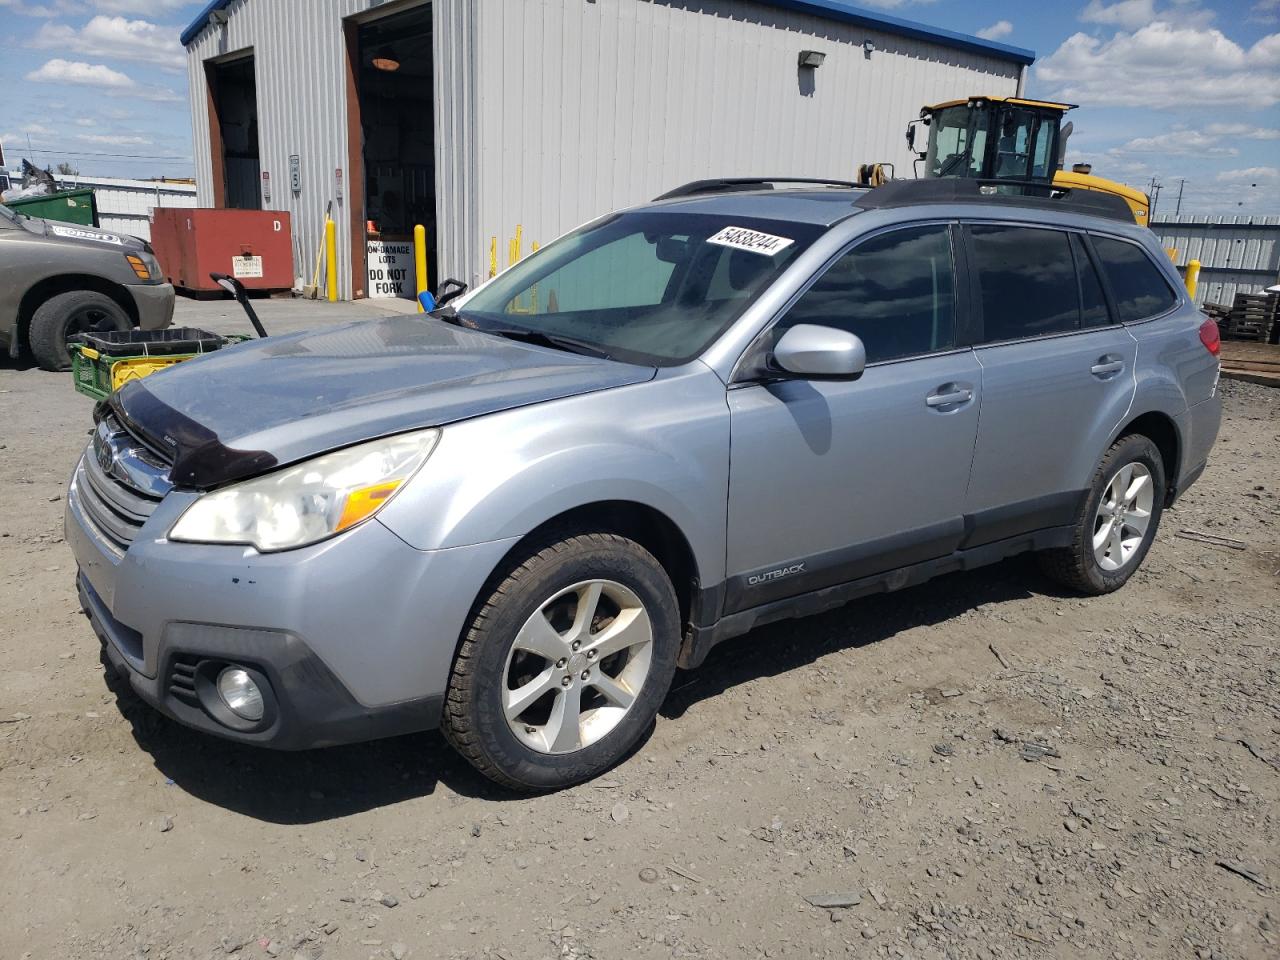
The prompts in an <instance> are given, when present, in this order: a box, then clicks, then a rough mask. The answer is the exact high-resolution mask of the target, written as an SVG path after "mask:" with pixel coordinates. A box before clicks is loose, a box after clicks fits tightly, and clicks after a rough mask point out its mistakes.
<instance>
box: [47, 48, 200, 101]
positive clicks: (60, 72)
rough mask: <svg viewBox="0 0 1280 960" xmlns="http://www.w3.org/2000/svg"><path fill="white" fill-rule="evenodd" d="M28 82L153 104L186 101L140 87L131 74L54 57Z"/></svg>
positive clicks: (163, 91) (169, 92) (165, 90)
mask: <svg viewBox="0 0 1280 960" xmlns="http://www.w3.org/2000/svg"><path fill="white" fill-rule="evenodd" d="M26 79H27V80H28V81H29V82H31V83H67V84H74V85H76V86H87V87H97V88H98V89H99V90H101V91H102V92H103V93H106V94H108V95H109V96H113V97H130V98H133V99H137V100H147V101H149V102H151V103H181V102H183V98H182V97H180V96H178V94H176V93H174V92H173V91H172V90H169V89H168V88H166V87H151V86H144V85H143V84H140V83H137V82H135V81H134V79H133V78H132V77H130V76H129V75H128V74H125V73H121V72H120V71H119V70H112V69H111V68H110V67H108V66H107V65H106V64H104V63H84V62H82V61H79V60H63V59H62V58H61V57H55V58H54V59H52V60H50V61H48V62H47V63H45V64H44V66H42V67H40V68H39V69H38V70H32V71H31V72H30V73H28V74H27V76H26Z"/></svg>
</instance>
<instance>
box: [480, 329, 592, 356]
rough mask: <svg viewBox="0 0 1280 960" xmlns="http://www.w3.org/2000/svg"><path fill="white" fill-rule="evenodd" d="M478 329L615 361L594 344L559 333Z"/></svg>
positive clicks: (542, 345)
mask: <svg viewBox="0 0 1280 960" xmlns="http://www.w3.org/2000/svg"><path fill="white" fill-rule="evenodd" d="M476 329H477V330H479V331H480V332H481V333H491V334H493V335H494V336H495V337H506V338H507V339H508V340H519V341H520V342H521V343H532V344H535V345H536V346H540V347H551V348H552V349H554V350H566V351H568V352H569V353H581V354H586V355H587V356H589V357H600V358H601V359H603V360H612V359H613V357H611V356H610V355H609V354H608V353H606V352H605V351H604V350H601V349H600V348H599V347H598V346H596V345H595V344H594V343H587V342H586V341H585V340H575V339H574V338H573V337H565V336H561V335H560V334H558V333H544V332H543V331H541V330H527V329H525V328H524V327H476Z"/></svg>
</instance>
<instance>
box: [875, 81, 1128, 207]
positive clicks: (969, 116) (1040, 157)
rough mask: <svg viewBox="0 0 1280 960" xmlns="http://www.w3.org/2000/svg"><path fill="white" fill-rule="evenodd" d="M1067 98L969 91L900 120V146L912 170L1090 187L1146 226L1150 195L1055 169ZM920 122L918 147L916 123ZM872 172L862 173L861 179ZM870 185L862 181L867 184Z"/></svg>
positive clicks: (1085, 173) (1085, 170)
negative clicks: (912, 160)
mask: <svg viewBox="0 0 1280 960" xmlns="http://www.w3.org/2000/svg"><path fill="white" fill-rule="evenodd" d="M1075 106H1076V105H1075V104H1073V103H1055V102H1053V101H1049V100H1024V99H1022V98H1021V97H970V98H969V99H967V100H949V101H947V102H945V103H938V104H934V105H933V106H929V107H924V108H923V109H921V111H920V116H919V118H918V119H916V120H912V121H911V123H910V124H908V125H907V145H908V146H909V147H910V148H911V151H912V152H913V153H915V154H916V155H917V160H916V176H917V177H920V176H923V177H970V178H973V179H977V180H993V181H1000V180H1004V181H1023V182H1028V183H1040V184H1050V185H1052V186H1054V187H1061V188H1062V189H1064V190H1096V191H1099V192H1101V193H1109V194H1112V195H1114V196H1117V197H1120V198H1121V199H1122V200H1124V202H1125V203H1126V204H1128V206H1129V209H1130V210H1132V211H1133V219H1134V220H1135V221H1137V222H1138V223H1139V224H1141V225H1142V226H1144V227H1145V226H1147V225H1148V224H1147V218H1148V215H1149V213H1150V209H1151V199H1150V198H1149V197H1148V196H1147V195H1146V194H1145V193H1143V192H1142V191H1141V190H1135V189H1133V188H1132V187H1126V186H1125V185H1124V184H1123V183H1116V182H1115V181H1114V180H1107V179H1106V178H1104V177H1096V176H1094V175H1093V174H1092V173H1091V172H1090V167H1089V166H1088V165H1087V164H1076V166H1075V167H1073V168H1072V169H1071V170H1070V171H1067V170H1063V169H1061V166H1062V160H1063V157H1064V155H1065V153H1066V142H1067V138H1068V137H1069V136H1070V135H1071V127H1072V125H1071V124H1070V123H1068V124H1066V126H1065V127H1064V126H1063V124H1062V118H1063V117H1064V116H1065V115H1066V113H1067V111H1068V110H1073V109H1075ZM922 124H923V125H924V126H925V127H926V128H928V141H927V144H926V146H925V149H924V150H923V151H921V150H919V149H918V148H917V147H916V139H917V129H918V127H919V126H920V125H922ZM872 172H873V171H868V177H870V176H871V173H872ZM871 185H872V184H871V183H870V182H868V186H871Z"/></svg>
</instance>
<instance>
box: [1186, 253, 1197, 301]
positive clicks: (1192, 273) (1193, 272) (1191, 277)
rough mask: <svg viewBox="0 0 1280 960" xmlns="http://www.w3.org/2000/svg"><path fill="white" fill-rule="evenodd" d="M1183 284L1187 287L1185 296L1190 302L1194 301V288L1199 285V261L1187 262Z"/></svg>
mask: <svg viewBox="0 0 1280 960" xmlns="http://www.w3.org/2000/svg"><path fill="white" fill-rule="evenodd" d="M1184 282H1185V283H1186V285H1187V295H1188V296H1190V297H1191V299H1192V300H1194V299H1195V298H1196V287H1197V286H1198V285H1199V283H1200V261H1199V260H1188V261H1187V276H1186V279H1185V280H1184Z"/></svg>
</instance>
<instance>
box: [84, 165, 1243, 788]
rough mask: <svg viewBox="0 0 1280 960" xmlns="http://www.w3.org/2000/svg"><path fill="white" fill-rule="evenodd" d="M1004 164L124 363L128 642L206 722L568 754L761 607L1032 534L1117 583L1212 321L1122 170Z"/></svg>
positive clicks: (1204, 421) (196, 719) (230, 731)
mask: <svg viewBox="0 0 1280 960" xmlns="http://www.w3.org/2000/svg"><path fill="white" fill-rule="evenodd" d="M1006 193H1007V191H1005V192H997V193H995V194H994V195H992V191H991V189H990V188H988V187H984V186H981V185H979V184H976V183H971V182H968V181H924V182H920V183H914V182H908V183H898V184H890V185H888V186H884V187H880V188H877V189H875V190H870V191H863V190H856V189H851V188H850V187H849V186H848V185H839V184H832V183H825V182H799V181H786V182H784V181H757V182H741V181H704V182H699V183H697V184H692V185H689V186H687V187H685V188H681V189H679V190H676V191H673V193H672V194H669V195H667V196H666V197H664V198H660V199H659V200H658V201H655V202H653V203H651V204H648V205H645V206H642V207H638V208H635V209H631V210H627V211H624V212H621V213H615V214H611V215H609V216H606V217H603V218H602V219H599V220H597V221H595V222H593V223H590V224H588V225H587V226H585V227H582V228H581V229H578V230H575V231H574V232H572V233H570V234H568V235H567V236H565V237H563V238H562V239H560V240H559V241H557V242H555V243H553V244H550V245H548V246H547V247H545V248H544V249H542V250H541V251H539V252H538V253H537V254H535V255H534V256H532V257H530V258H528V259H527V260H524V261H522V262H521V263H519V264H517V265H516V266H514V267H512V268H511V269H509V270H508V271H506V272H505V273H503V274H501V275H499V276H498V277H496V278H495V279H493V280H491V281H490V282H488V283H487V284H485V285H483V286H481V287H480V288H478V289H476V290H475V291H472V292H471V293H469V294H467V295H465V296H464V297H461V298H458V299H455V300H454V301H452V302H451V303H448V304H446V305H445V306H443V307H441V308H439V309H437V310H435V311H434V312H432V313H430V314H426V315H421V316H416V317H414V316H398V317H392V318H386V319H380V320H374V321H370V322H362V323H352V324H348V325H345V326H340V327H335V328H328V329H322V330H318V331H315V332H311V333H304V334H298V335H291V336H282V337H273V338H270V339H267V340H260V341H256V342H251V343H247V344H244V345H242V346H238V347H235V348H233V349H228V350H222V351H219V352H218V353H216V354H212V355H210V356H208V357H206V358H203V359H198V360H195V361H191V362H188V363H185V364H181V365H180V366H177V367H175V368H173V369H172V370H170V371H166V372H163V373H160V374H157V375H155V376H152V377H150V378H148V379H146V380H145V381H139V382H136V383H132V384H129V385H128V386H126V387H125V388H124V389H122V390H121V391H119V392H118V393H116V394H115V395H113V396H112V397H111V398H110V400H109V401H107V402H105V403H104V404H101V405H99V407H98V409H97V411H96V414H95V418H96V431H95V433H94V435H93V441H92V443H91V444H90V446H89V448H88V449H87V450H86V451H85V453H84V456H83V457H82V458H81V460H80V462H79V463H78V465H77V466H76V468H75V472H74V476H73V479H72V482H71V486H70V490H69V495H68V497H67V505H66V510H67V513H66V528H67V539H68V541H69V543H70V544H71V547H72V549H73V550H74V552H75V555H76V558H77V561H78V565H79V573H78V586H79V593H80V597H81V601H82V603H83V606H84V609H85V611H86V612H87V614H88V616H89V618H90V620H91V622H92V624H93V627H94V630H95V632H96V633H97V634H98V636H99V638H100V639H101V641H102V643H103V646H104V650H105V654H106V657H107V658H108V659H109V661H110V663H111V664H112V665H113V666H114V668H115V669H116V670H117V671H119V672H120V673H121V674H123V675H124V676H126V677H127V678H128V680H129V681H130V683H131V684H132V686H133V688H134V689H135V690H136V691H137V692H138V693H139V694H140V695H141V697H142V698H143V699H144V700H146V701H148V702H149V703H151V704H152V705H153V706H155V707H156V708H158V709H159V710H161V711H163V712H164V713H166V714H168V715H169V716H170V717H172V718H174V719H176V720H178V721H179V722H181V723H184V724H187V725H189V726H192V727H195V728H197V729H199V730H203V731H206V732H209V733H214V734H218V735H221V736H224V737H229V738H232V739H235V740H240V741H243V742H246V743H251V744H259V745H262V746H268V747H279V748H305V747H314V746H322V745H327V744H336V743H344V742H352V741H358V740H367V739H371V738H375V737H381V736H386V735H390V734H396V733H404V732H408V731H414V730H422V729H428V728H434V727H440V728H441V729H442V730H443V732H444V734H445V736H446V737H447V738H448V739H449V740H450V741H451V742H452V743H453V744H454V746H456V747H457V749H458V750H459V751H461V753H462V754H463V755H464V756H465V757H466V758H467V759H468V760H470V761H471V762H472V763H473V764H474V765H475V766H476V767H477V768H479V769H480V770H481V771H483V772H484V773H485V774H486V775H488V776H489V777H491V778H493V779H494V780H496V781H498V782H500V783H502V784H505V785H507V786H509V787H512V788H516V789H523V790H538V789H548V788H554V787H559V786H564V785H567V784H572V783H575V782H578V781H582V780H584V779H587V778H589V777H591V776H593V775H595V774H598V773H599V772H601V771H602V770H604V769H606V768H608V767H609V766H610V765H611V764H613V763H616V762H617V761H618V760H619V758H621V757H623V756H624V755H625V754H626V753H627V751H628V750H629V749H630V748H631V747H633V746H634V745H635V744H636V742H637V740H638V739H639V738H640V737H641V735H642V734H643V732H644V731H645V729H646V728H647V727H648V726H649V725H650V724H651V723H653V721H654V717H655V715H656V712H657V710H658V707H659V705H660V704H661V702H662V700H663V697H664V696H665V694H666V692H667V690H668V687H669V685H670V682H671V679H672V676H673V674H674V672H675V670H676V668H677V666H680V667H685V668H692V667H696V666H697V665H698V664H699V663H701V661H702V660H703V659H704V658H705V657H706V655H707V652H708V650H710V649H711V648H712V647H713V646H714V645H715V644H717V643H719V642H720V641H722V640H726V639H729V638H731V637H733V636H735V635H739V634H742V633H745V632H746V631H748V630H750V629H751V628H752V627H754V626H756V625H758V624H761V623H765V622H769V621H773V620H777V619H780V618H784V617H792V616H798V615H805V614H810V613H814V612H817V611H820V610H824V609H828V608H830V607H833V606H836V605H839V604H843V603H845V602H847V601H849V600H852V599H854V598H856V597H858V596H860V595H863V594H867V593H872V592H876V591H882V590H891V589H897V588H901V587H905V586H909V585H912V584H917V583H921V582H923V581H925V580H927V579H929V578H930V577H932V576H935V575H937V574H941V573H946V572H948V571H952V570H959V569H966V568H970V567H974V566H979V565H982V564H986V563H992V562H995V561H998V560H1001V559H1002V558H1005V557H1008V556H1010V555H1012V554H1016V553H1021V552H1024V551H1035V552H1037V553H1038V554H1039V555H1040V557H1041V558H1042V559H1043V564H1044V569H1045V570H1046V571H1047V572H1048V574H1049V575H1050V576H1052V577H1053V578H1055V579H1056V580H1058V581H1060V582H1061V583H1063V584H1065V585H1067V586H1068V587H1070V588H1072V589H1074V590H1077V591H1079V592H1080V593H1082V594H1102V593H1106V592H1108V591H1112V590H1116V589H1118V588H1119V587H1121V586H1122V585H1123V584H1124V583H1125V581H1126V580H1127V579H1128V578H1129V577H1130V576H1131V575H1132V574H1133V572H1134V571H1135V570H1136V569H1137V567H1138V566H1139V565H1140V564H1141V563H1142V560H1143V558H1144V556H1145V555H1146V552H1147V550H1148V549H1149V548H1150V546H1151V543H1152V541H1153V539H1154V537H1155V533H1156V528H1157V526H1158V524H1159V522H1160V516H1161V512H1162V510H1164V509H1165V508H1166V507H1168V506H1169V505H1170V504H1172V503H1173V502H1174V500H1175V498H1176V497H1177V496H1178V495H1179V494H1180V493H1181V492H1182V491H1184V490H1185V489H1186V488H1187V487H1188V486H1189V485H1190V484H1191V483H1192V482H1193V481H1194V480H1195V479H1196V477H1197V476H1198V475H1199V474H1200V472H1201V471H1202V470H1203V469H1204V467H1205V463H1206V459H1207V457H1208V455H1209V450H1210V448H1211V447H1212V445H1213V442H1214V439H1215V437H1216V435H1217V431H1218V424H1219V418H1220V403H1219V400H1218V397H1217V389H1216V388H1217V381H1218V359H1217V352H1218V341H1217V331H1216V328H1215V327H1214V326H1213V324H1212V323H1207V322H1206V321H1205V318H1204V316H1203V315H1202V314H1201V313H1200V312H1199V311H1197V310H1196V308H1195V307H1194V306H1193V305H1192V303H1191V302H1190V300H1189V299H1188V297H1187V295H1186V293H1185V292H1184V291H1183V290H1182V288H1181V287H1180V285H1179V282H1178V276H1177V273H1176V272H1175V271H1174V269H1173V267H1172V265H1171V263H1170V261H1169V259H1168V257H1166V256H1165V255H1164V253H1163V252H1162V251H1161V249H1160V247H1159V246H1158V244H1157V243H1156V241H1155V239H1154V237H1153V235H1152V234H1151V233H1150V232H1149V231H1147V230H1145V229H1142V228H1139V227H1137V226H1135V225H1134V224H1133V223H1132V222H1131V221H1129V220H1128V213H1127V211H1124V210H1122V209H1116V208H1113V207H1109V206H1108V205H1107V203H1106V202H1105V201H1106V200H1107V199H1108V198H1103V197H1101V196H1100V195H1093V197H1090V196H1085V195H1068V196H1066V197H1060V198H1057V199H1052V200H1051V199H1047V198H1046V199H1037V198H1030V197H1023V196H1019V195H1016V194H1015V195H1005V194H1006Z"/></svg>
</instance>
